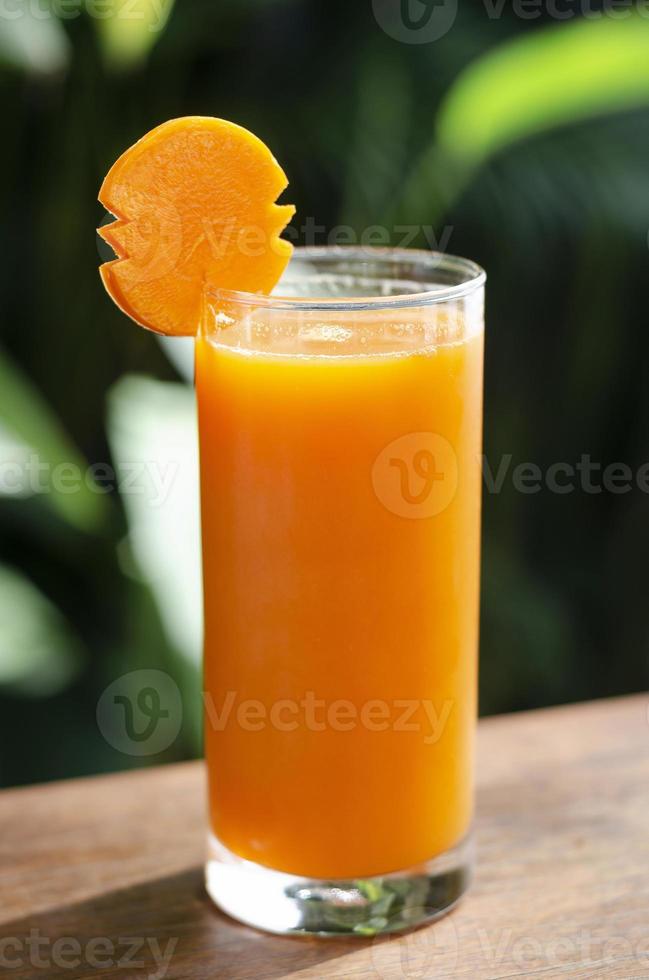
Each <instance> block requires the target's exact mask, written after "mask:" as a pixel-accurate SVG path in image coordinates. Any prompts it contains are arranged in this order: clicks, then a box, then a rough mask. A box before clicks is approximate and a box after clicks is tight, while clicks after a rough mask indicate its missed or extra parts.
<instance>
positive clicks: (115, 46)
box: [97, 0, 174, 69]
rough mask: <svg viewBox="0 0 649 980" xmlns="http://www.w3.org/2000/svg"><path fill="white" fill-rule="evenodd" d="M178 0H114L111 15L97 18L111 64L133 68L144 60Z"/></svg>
mask: <svg viewBox="0 0 649 980" xmlns="http://www.w3.org/2000/svg"><path fill="white" fill-rule="evenodd" d="M173 4H174V0H113V2H112V4H111V6H110V16H106V17H102V18H101V19H98V20H97V30H98V31H99V39H100V43H101V46H102V49H103V52H104V56H105V58H106V61H107V62H108V64H110V65H112V66H113V67H114V68H118V69H123V68H131V67H133V66H134V65H137V64H139V63H140V62H142V61H143V60H144V59H145V58H146V56H147V55H148V53H149V51H150V50H151V48H152V47H153V45H154V44H155V43H156V42H157V41H158V40H159V39H160V37H161V36H162V33H163V31H164V29H165V27H166V24H167V21H168V20H169V15H170V14H171V10H172V8H173Z"/></svg>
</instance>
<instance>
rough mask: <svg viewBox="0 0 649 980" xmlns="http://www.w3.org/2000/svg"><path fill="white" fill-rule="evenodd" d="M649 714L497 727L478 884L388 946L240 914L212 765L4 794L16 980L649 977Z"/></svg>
mask: <svg viewBox="0 0 649 980" xmlns="http://www.w3.org/2000/svg"><path fill="white" fill-rule="evenodd" d="M648 709H649V698H648V697H643V696H636V697H632V698H623V699H616V700H614V701H600V702H592V703H590V704H586V705H578V706H570V707H561V708H554V709H549V710H546V711H539V712H531V713H526V714H520V715H510V716H506V717H500V718H494V719H488V720H486V721H483V722H481V724H480V729H479V764H478V819H477V840H478V870H477V875H476V880H475V883H474V885H473V888H472V889H471V891H470V893H469V895H468V896H467V897H466V898H465V899H464V901H463V902H462V903H461V904H460V906H459V907H458V908H457V909H456V911H454V912H453V913H452V914H451V915H449V916H446V917H445V918H444V919H442V920H440V921H439V922H438V923H435V924H434V925H432V926H429V927H427V928H424V929H420V930H418V931H415V932H413V933H410V934H409V935H406V936H400V937H392V938H386V939H376V940H359V939H352V938H349V939H327V940H314V939H301V938H278V937H272V936H266V935H263V934H261V933H257V932H255V931H254V930H251V929H248V928H245V927H244V926H240V925H238V924H237V923H235V922H232V921H230V920H229V919H227V918H226V917H225V916H222V915H220V914H219V913H218V912H217V911H216V910H215V909H214V908H213V907H212V906H211V905H210V903H209V901H208V900H207V898H206V897H205V894H204V891H203V887H202V871H201V867H200V864H201V860H202V856H203V834H204V829H205V818H204V788H203V769H202V766H201V764H200V763H191V764H187V765H181V766H169V767H165V768H161V769H151V770H146V771H143V772H136V773H128V774H120V775H116V776H105V777H98V778H95V779H86V780H79V781H73V782H67V783H58V784H51V785H47V786H43V787H30V788H27V789H18V790H8V791H4V792H3V793H0V862H1V863H0V899H1V901H0V944H1V943H3V942H4V945H0V975H2V976H7V977H13V978H16V980H33V978H42V980H59V978H90V977H94V978H98V977H101V978H105V980H109V978H110V980H115V978H122V980H126V978H130V977H134V978H135V977H147V976H148V977H156V978H160V980H162V978H163V977H164V976H166V977H167V978H168V980H208V978H209V980H212V978H221V977H223V978H227V980H248V978H255V980H265V978H268V980H274V978H284V977H287V978H291V980H298V978H299V980H315V978H323V977H333V978H340V980H342V978H345V980H347V978H350V980H360V978H363V980H365V978H366V980H384V978H385V980H387V978H395V980H402V978H403V980H410V978H413V980H414V978H419V980H421V978H429V977H430V978H435V980H443V978H447V977H448V978H452V977H458V978H468V980H496V978H513V977H516V978H519V977H540V978H542V980H591V978H600V977H607V978H608V977H610V978H613V980H616V978H619V980H636V978H637V980H640V978H645V980H647V978H649V715H648ZM30 936H31V945H29V943H30ZM39 939H40V940H41V942H40V945H38V946H36V945H35V942H36V940H39ZM57 940H58V942H59V945H58V946H56V945H55V943H56V942H57ZM2 957H4V962H3V960H2ZM89 961H90V962H89Z"/></svg>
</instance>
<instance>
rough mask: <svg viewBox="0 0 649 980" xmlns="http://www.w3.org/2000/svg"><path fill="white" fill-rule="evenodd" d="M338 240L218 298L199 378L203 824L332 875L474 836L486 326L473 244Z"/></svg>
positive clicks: (269, 858) (416, 863)
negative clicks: (432, 249) (276, 278)
mask: <svg viewBox="0 0 649 980" xmlns="http://www.w3.org/2000/svg"><path fill="white" fill-rule="evenodd" d="M365 251H367V250H365ZM327 252H328V250H312V251H311V252H307V253H306V254H305V255H304V256H301V255H300V250H298V252H297V253H296V258H295V259H294V260H293V262H292V263H291V266H290V267H289V269H290V270H291V271H293V270H297V272H294V273H293V274H294V275H295V276H296V278H297V280H298V281H297V284H296V283H294V284H293V286H292V288H293V290H294V291H295V292H298V293H299V290H300V282H299V280H300V276H301V277H302V278H303V280H304V282H308V286H304V287H303V289H304V290H306V289H307V288H308V290H309V291H310V295H314V296H315V297H316V298H315V299H311V300H305V299H303V298H302V299H300V298H294V299H291V298H290V297H289V298H287V299H285V300H281V299H275V298H273V297H271V298H270V299H266V300H263V299H261V298H260V299H256V298H255V297H247V298H246V297H245V296H241V297H237V296H236V295H235V294H231V295H230V296H225V295H224V296H223V297H221V298H220V299H219V298H218V297H217V296H214V297H213V298H212V299H211V301H210V303H209V304H208V309H207V313H206V323H205V325H204V327H203V330H202V332H201V334H200V336H199V338H198V340H197V346H196V385H197V394H198V404H199V429H200V457H201V494H202V536H203V566H204V595H205V685H204V686H205V708H206V725H205V735H206V756H207V766H208V777H209V804H210V815H211V817H210V818H211V831H212V835H213V838H214V840H215V841H216V842H218V846H219V847H220V848H222V849H223V851H224V852H226V853H227V854H228V855H229V856H230V858H231V859H233V860H236V859H244V860H245V862H253V863H254V865H255V866H259V867H260V868H262V869H264V868H265V869H272V870H273V871H277V872H282V873H284V874H285V875H291V876H297V877H298V878H303V879H311V880H312V879H321V880H326V881H331V880H344V879H367V878H372V877H374V876H385V875H391V874H396V873H399V872H400V871H402V869H412V868H416V867H425V866H426V863H427V862H431V861H434V860H435V859H436V858H438V857H439V856H441V855H445V854H447V853H448V852H453V849H454V848H457V847H458V846H460V845H461V844H462V842H463V841H465V840H466V839H467V836H468V835H469V832H470V826H471V818H472V807H473V736H474V727H475V717H476V674H477V644H478V588H479V534H480V482H481V474H480V452H481V418H482V360H483V330H482V288H481V287H482V280H481V279H479V273H480V270H477V272H475V271H474V270H475V269H476V267H473V266H471V264H470V263H466V264H465V266H466V269H468V272H467V271H466V269H465V267H464V266H461V267H460V272H459V273H458V270H457V269H455V267H453V268H452V269H451V272H449V270H448V269H446V272H445V273H444V272H443V269H442V272H440V269H439V268H437V267H435V266H433V264H432V259H431V257H430V256H429V255H426V254H425V253H417V252H413V253H400V255H401V257H400V258H399V261H398V263H397V259H396V258H395V257H394V256H395V254H396V253H378V256H377V258H376V259H375V260H374V261H373V263H371V270H370V271H369V272H368V263H367V259H366V256H365V257H363V258H362V259H359V258H355V255H349V256H347V257H345V255H344V253H343V256H342V258H341V254H340V250H337V251H336V258H335V260H334V259H330V257H329V255H328V254H327ZM404 255H405V256H406V258H405V259H404V257H403V256H404ZM397 258H398V254H397ZM443 261H447V260H443ZM448 261H450V260H448ZM455 261H459V260H455ZM437 262H438V265H439V263H442V260H441V259H440V257H437ZM332 263H333V264H332ZM395 263H397V264H396V265H395ZM404 263H405V265H404ZM442 264H443V263H442ZM332 270H333V271H332ZM462 270H464V271H462ZM453 275H454V276H455V277H456V278H458V280H459V281H458V282H455V281H454V280H453V278H452V276H453ZM437 276H442V278H441V283H440V282H437V281H436V277H437ZM444 276H445V277H446V278H444ZM463 277H464V281H462V278H463ZM472 277H473V281H471V280H472ZM289 278H290V277H289ZM350 289H351V290H352V297H353V298H351V299H350V298H349V297H348V296H346V295H345V291H346V290H350ZM277 292H278V293H280V294H281V293H282V284H280V287H278V290H277ZM365 294H366V295H365ZM339 295H343V296H344V297H345V298H344V300H343V301H340V300H339V299H337V297H338V296H339ZM246 867H248V865H247V864H246Z"/></svg>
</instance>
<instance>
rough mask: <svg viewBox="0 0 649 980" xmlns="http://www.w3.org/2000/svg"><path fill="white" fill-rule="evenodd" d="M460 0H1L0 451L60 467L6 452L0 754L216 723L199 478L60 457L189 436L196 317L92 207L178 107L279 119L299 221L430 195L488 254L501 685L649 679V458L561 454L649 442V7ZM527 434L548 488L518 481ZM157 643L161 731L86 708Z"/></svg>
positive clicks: (338, 220)
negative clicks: (136, 490) (126, 299)
mask: <svg viewBox="0 0 649 980" xmlns="http://www.w3.org/2000/svg"><path fill="white" fill-rule="evenodd" d="M411 2H412V4H413V7H412V9H413V11H415V12H417V6H418V8H419V10H418V12H419V13H422V12H423V13H425V12H426V11H425V9H424V8H423V7H422V4H421V2H420V0H411ZM451 2H452V0H447V2H446V4H445V5H443V6H442V7H441V8H439V9H436V10H435V11H433V17H446V18H447V22H448V23H447V27H448V29H447V30H446V31H445V32H444V33H443V34H442V36H440V37H438V38H437V39H436V40H431V41H429V42H428V43H413V42H414V41H416V40H420V39H421V38H420V37H418V36H417V31H416V30H415V29H414V28H413V29H408V28H407V27H406V26H405V24H403V23H402V24H401V28H399V21H398V18H397V20H396V21H393V22H390V23H391V24H392V27H390V26H389V25H388V31H386V30H384V29H383V28H382V26H381V23H383V24H384V25H385V24H386V23H387V21H386V20H385V16H386V11H387V12H388V13H389V9H388V8H389V7H390V0H385V2H384V3H382V2H380V0H376V3H375V4H374V9H373V5H372V3H371V0H354V2H353V3H352V2H349V0H217V2H215V0H182V2H181V0H177V3H176V5H175V7H173V8H172V7H171V5H169V4H166V5H165V4H163V7H164V9H165V12H166V13H168V15H169V16H168V21H167V23H166V26H165V27H164V29H163V30H159V29H158V30H151V29H150V27H151V24H152V22H154V21H157V19H158V18H157V14H156V10H154V9H153V7H152V6H151V3H150V2H148V0H147V2H145V0H137V3H135V4H134V5H133V6H132V7H131V8H130V12H131V13H134V16H132V17H131V16H128V17H127V16H125V14H124V11H125V6H124V2H121V0H113V2H110V3H109V16H107V17H101V18H100V17H98V16H96V10H95V8H94V7H92V6H89V5H87V4H86V5H85V6H84V5H80V6H79V7H78V8H77V7H74V6H71V5H70V4H69V3H68V4H67V6H66V8H65V11H64V12H65V14H66V16H65V17H61V16H57V15H56V13H55V11H54V9H49V8H48V6H47V3H46V2H45V0H41V5H40V6H38V5H36V4H35V3H33V4H32V5H31V7H30V6H29V5H28V4H25V5H23V6H22V7H21V6H20V5H18V4H16V6H15V7H12V8H11V10H12V11H13V10H14V9H17V10H19V12H20V16H18V17H15V16H14V15H13V13H12V15H11V16H8V15H7V6H6V5H5V6H4V7H3V10H2V12H1V13H0V99H1V108H2V120H3V130H4V132H3V141H2V143H3V149H2V152H1V153H0V173H1V178H2V179H1V181H0V227H1V228H2V252H1V255H2V261H1V262H0V295H1V303H2V319H1V323H2V335H1V338H0V462H1V463H2V468H3V469H4V470H5V473H8V472H11V473H14V472H15V469H7V466H8V465H9V466H14V467H15V465H16V464H19V465H23V464H24V463H25V460H31V461H32V463H33V461H34V459H37V460H38V461H39V462H41V463H42V464H43V466H44V467H45V469H44V470H43V471H42V472H43V474H44V476H43V480H44V483H45V487H44V489H41V488H40V487H39V488H38V489H34V487H33V486H28V487H25V486H22V488H21V489H20V491H16V489H15V487H14V486H13V485H12V486H5V483H6V480H5V479H4V478H3V479H0V483H1V484H2V487H3V489H2V490H1V491H0V732H1V736H2V750H1V755H0V783H3V784H5V785H12V784H18V783H26V782H32V781H35V780H44V779H51V778H58V777H62V776H70V775H76V774H82V773H88V772H96V771H101V770H105V769H114V768H121V767H125V766H131V765H138V764H141V763H151V762H160V761H166V760H171V759H178V758H184V757H187V756H191V755H195V754H197V753H198V752H199V751H200V735H199V728H200V726H199V710H200V699H199V693H198V692H199V642H198V639H197V637H198V634H199V628H200V624H199V623H198V621H197V614H196V610H197V608H198V604H197V597H196V589H195V587H194V589H193V590H192V589H191V587H189V586H188V587H187V588H185V585H186V583H187V582H188V581H189V582H190V585H191V580H192V575H193V576H194V578H195V572H196V561H197V554H196V538H195V522H194V517H195V514H194V509H193V508H194V505H193V504H192V503H190V502H188V503H187V506H186V508H185V507H183V500H182V499H179V497H178V495H176V497H175V500H174V503H173V507H171V509H170V507H165V506H157V505H156V506H153V504H152V503H151V500H150V499H149V498H148V497H147V495H146V493H144V494H140V495H137V494H130V495H129V494H127V493H126V490H125V488H124V487H122V492H120V491H119V490H118V489H113V490H112V491H111V492H109V493H105V494H100V493H97V492H95V491H96V490H97V489H98V484H99V483H101V481H102V480H105V476H106V472H108V471H106V470H97V469H95V470H93V471H92V476H91V477H89V478H88V481H87V482H82V483H81V485H80V486H77V488H76V490H74V491H73V492H72V491H70V490H69V488H68V489H66V488H65V487H64V486H63V485H62V481H61V479H59V477H60V475H61V470H60V466H61V464H62V463H70V462H71V463H72V464H73V465H74V466H76V467H78V472H80V473H83V474H86V473H87V467H89V466H92V465H93V464H98V463H105V464H109V465H111V466H113V467H119V466H120V465H121V464H123V463H124V462H125V461H126V462H131V463H132V462H133V461H134V460H135V461H137V460H145V462H147V461H148V462H149V463H154V464H155V462H156V459H157V456H156V453H157V452H158V448H157V447H158V444H159V443H160V440H161V433H162V434H163V435H168V434H169V433H172V434H175V435H174V438H175V439H176V443H177V445H183V444H185V445H189V446H191V445H192V439H193V429H192V426H193V416H192V412H193V407H192V391H191V387H190V386H189V384H188V383H187V380H186V378H185V379H183V377H182V376H181V375H180V374H179V373H178V371H177V369H176V368H175V367H174V362H175V360H176V355H175V349H174V350H172V352H171V355H169V353H168V352H165V350H163V348H162V347H161V346H160V344H159V343H158V342H157V340H155V339H154V337H153V336H152V335H150V334H147V333H146V332H144V331H141V330H138V329H136V328H134V326H133V324H132V323H130V322H129V321H128V320H127V319H126V318H125V317H123V316H122V315H121V314H120V313H119V312H118V310H117V309H116V308H115V307H114V306H113V304H112V303H111V302H110V301H109V300H108V299H107V297H106V295H105V294H104V292H103V289H102V287H101V285H100V281H99V277H98V275H97V265H98V263H99V261H100V259H99V254H98V248H97V244H96V240H95V234H94V228H95V227H96V225H97V224H98V223H99V222H100V221H102V219H103V218H104V214H103V211H102V209H101V207H100V206H99V204H98V203H97V201H96V196H97V190H98V188H99V185H100V183H101V180H102V177H103V175H104V174H105V172H106V171H107V169H108V167H109V166H110V164H111V163H112V162H113V160H114V159H115V158H116V157H117V156H118V155H119V154H120V153H121V152H122V151H123V150H124V149H125V148H126V147H127V146H128V145H130V144H131V143H132V142H134V141H135V140H136V139H137V138H138V137H139V136H141V135H142V134H143V133H144V132H145V131H147V130H148V129H150V128H151V127H152V126H154V125H156V124H157V123H159V122H161V121H163V120H164V119H167V118H169V117H172V116H178V115H183V114H190V113H191V114H207V115H216V116H222V117H225V118H228V119H232V120H233V121H236V122H239V123H241V124H242V125H244V126H246V127H248V128H250V129H252V130H253V131H254V132H255V133H257V134H258V135H259V136H260V137H261V138H262V139H264V140H265V141H266V142H267V143H268V144H269V145H270V147H271V148H272V150H273V152H274V153H275V155H276V156H277V158H278V159H279V161H280V162H281V164H282V166H283V167H284V169H285V171H286V172H287V174H288V175H289V178H290V188H289V192H288V193H287V194H286V195H285V199H286V200H290V201H292V202H293V203H295V204H296V206H297V209H298V211H297V216H296V219H295V228H296V230H297V234H298V235H301V237H302V239H304V237H305V234H304V228H303V226H304V222H305V220H306V219H307V218H311V219H313V222H315V223H316V224H317V225H322V226H324V229H326V230H321V231H319V232H317V235H316V237H315V241H316V243H317V244H325V243H326V241H327V234H328V233H329V232H330V231H331V229H333V228H335V226H338V225H341V224H342V225H348V226H350V228H351V229H353V232H354V234H355V235H357V236H360V235H361V234H362V233H363V231H364V230H365V229H367V228H368V227H369V226H371V225H383V226H384V227H386V228H387V229H388V230H389V233H390V235H391V239H392V241H394V242H395V243H398V242H399V241H400V239H401V235H402V233H401V232H399V231H398V230H397V229H398V226H400V225H402V224H409V223H415V225H417V226H429V228H430V229H433V230H434V234H435V237H436V240H437V241H438V242H439V241H442V242H443V243H444V245H445V247H446V249H447V250H448V251H451V252H453V253H457V254H461V255H467V256H469V257H471V258H473V259H475V260H477V261H478V262H479V263H480V264H481V265H483V266H485V267H486V269H487V270H488V273H489V284H488V310H487V315H488V321H487V324H488V343H487V360H486V414H485V452H486V455H487V460H488V463H489V468H490V470H491V471H494V472H495V471H497V470H498V468H499V467H500V466H503V467H505V466H506V465H507V460H509V469H508V470H507V475H506V477H505V479H504V481H503V484H502V487H501V488H500V491H499V492H494V493H491V492H489V489H488V488H487V487H485V499H484V557H483V603H482V654H481V656H482V677H481V704H482V711H483V713H493V712H501V711H509V710H516V709H521V708H527V707H533V706H538V705H545V704H552V703H558V702H564V701H572V700H578V699H583V698H592V697H600V696H605V695H612V694H619V693H623V692H629V691H634V690H638V689H641V688H644V687H646V686H647V682H648V679H649V678H648V673H649V671H648V661H647V654H648V647H649V629H648V624H649V617H648V614H647V605H648V597H649V572H648V567H649V566H648V562H647V554H648V550H649V522H648V520H647V516H648V507H647V504H648V497H647V490H649V485H648V481H647V478H646V476H647V471H646V470H645V471H644V472H645V486H644V489H641V488H638V487H637V486H636V485H634V486H633V487H632V488H630V489H628V491H625V490H624V487H623V486H613V485H612V484H611V482H610V480H608V481H607V483H608V485H607V486H606V487H602V482H601V474H598V473H594V474H592V475H591V485H590V486H585V485H583V483H582V481H581V480H580V478H579V476H578V475H577V477H576V478H575V480H574V481H573V489H572V490H571V491H570V492H563V493H559V492H556V487H554V488H553V487H552V485H550V486H548V485H547V484H548V479H547V478H548V477H549V478H550V483H551V471H550V472H548V467H550V466H551V465H552V464H553V463H557V462H559V463H566V464H569V465H573V466H574V465H575V464H576V463H577V462H579V460H580V458H581V457H582V455H584V454H586V455H587V456H589V457H590V460H591V462H592V463H593V464H595V465H597V466H601V467H606V466H608V465H610V464H613V463H619V464H624V465H625V466H627V467H629V471H630V473H631V474H632V481H633V480H635V477H636V474H637V473H638V471H639V470H640V468H641V467H642V465H643V464H644V463H646V462H647V460H649V433H648V430H647V418H648V412H647V410H648V407H649V405H648V403H649V386H648V383H647V382H648V380H649V323H648V322H647V320H648V313H649V277H648V258H649V254H648V244H647V234H648V229H649V9H647V8H642V9H641V10H640V11H639V12H635V13H634V12H633V11H631V10H630V9H626V10H625V9H620V7H619V6H618V7H616V8H615V10H614V11H609V12H607V11H606V9H605V8H603V7H602V6H601V5H598V4H595V3H587V2H586V0H583V2H582V3H581V4H577V3H571V2H569V0H566V2H564V3H563V5H561V4H559V5H558V7H556V6H555V8H554V15H551V14H550V13H549V12H548V10H547V9H545V7H544V5H543V4H541V3H539V7H538V9H537V10H536V14H537V15H538V16H531V15H532V14H534V13H535V11H534V9H533V8H531V7H530V6H529V5H526V6H521V7H517V6H516V5H515V4H514V5H512V4H510V3H506V4H504V5H502V7H498V6H497V5H496V6H494V5H493V4H491V5H490V4H489V3H487V2H486V0H485V2H484V3H478V2H473V3H469V2H463V3H462V5H461V9H459V10H456V9H455V8H454V7H453V6H451ZM393 6H394V5H393ZM397 7H398V4H397ZM104 9H105V8H104ZM30 10H31V12H30ZM138 12H139V15H142V16H141V17H140V16H137V15H138ZM397 12H398V11H397ZM60 13H61V11H60V10H59V14H60ZM93 13H94V14H95V16H92V14H93ZM615 13H616V16H614V14H615ZM454 14H455V15H456V16H453V15H454ZM625 14H626V16H623V15H625ZM77 15H78V16H77ZM379 22H381V23H379ZM431 23H434V22H433V21H432V20H431ZM438 23H440V22H439V21H438ZM395 24H396V28H397V29H396V34H397V37H394V36H390V34H391V33H392V34H394V33H395V30H394V29H393V28H394V25H395ZM425 29H426V28H424V27H422V28H421V30H422V31H423V30H425ZM307 237H308V235H307ZM413 244H418V245H420V246H421V245H422V244H423V245H425V240H424V238H423V237H422V235H421V234H420V235H419V237H418V239H417V240H416V242H414V243H413ZM125 376H128V377H126V379H125ZM149 379H157V381H158V382H160V383H162V385H164V386H161V385H155V384H153V385H152V383H151V381H150V380H149ZM162 441H163V442H164V439H163V440H162ZM167 450H168V447H167V449H166V450H165V448H164V447H163V449H162V450H161V451H162V452H164V451H167ZM522 463H533V464H536V466H538V467H539V468H540V474H541V476H542V479H541V488H540V489H539V490H538V492H534V493H530V492H522V491H521V488H520V486H518V488H517V485H516V481H515V480H514V479H513V478H512V473H513V471H514V470H515V467H516V466H518V465H519V464H522ZM193 465H194V463H193V458H192V457H191V451H190V452H189V457H188V459H186V460H184V461H183V469H184V473H185V477H184V479H185V481H186V483H187V486H188V488H189V489H187V487H185V488H184V489H183V493H185V494H186V495H188V496H191V492H192V489H193V480H194V476H193ZM57 467H59V469H58V470H57ZM57 474H58V476H57ZM628 475H629V472H627V474H626V476H627V478H628ZM0 477H1V473H0ZM95 477H96V479H94V478H95ZM93 479H94V482H93ZM565 479H566V476H565V474H564V473H563V472H562V473H560V474H559V476H558V480H559V482H562V481H565ZM108 482H110V481H109V480H105V483H106V484H107V483H108ZM116 482H119V481H116ZM619 482H620V483H624V482H625V474H624V471H623V473H622V477H621V478H620V481H619ZM103 488H105V486H104V487H103ZM597 489H599V492H594V490H597ZM622 491H624V492H622ZM170 529H172V530H170ZM172 531H173V534H174V535H175V537H174V539H173V540H174V546H173V567H172V568H171V573H172V574H173V575H175V576H176V577H177V582H178V587H177V589H174V588H173V587H170V586H169V579H168V577H167V580H166V582H165V580H164V569H163V570H162V571H161V568H162V566H164V557H163V556H164V554H165V548H166V547H167V553H168V552H169V551H171V550H172V549H171V547H170V546H168V545H167V543H168V535H169V534H171V533H172ZM185 542H186V545H187V547H186V548H184V547H183V545H184V543H185ZM185 569H188V570H189V571H187V572H186V571H185ZM168 574H169V570H167V576H168ZM160 575H162V580H161V578H160ZM194 585H195V583H194ZM183 590H184V591H183ZM136 668H160V669H162V670H164V671H166V672H167V673H169V674H170V675H171V676H172V678H173V679H174V680H175V682H176V683H177V684H178V685H179V687H180V689H181V691H182V694H183V703H184V708H185V710H184V723H183V728H182V732H181V734H180V736H179V738H177V739H176V740H175V741H174V742H173V744H172V745H171V746H170V747H168V748H166V750H165V751H164V752H162V753H158V754H155V755H151V756H146V757H137V756H133V755H130V754H122V753H121V752H119V751H118V750H117V749H116V748H115V747H113V746H112V745H111V744H109V741H107V740H106V739H105V738H104V737H103V736H102V734H101V733H100V731H99V728H98V726H97V721H96V717H95V713H96V706H97V702H98V700H99V697H100V695H101V693H102V691H103V690H104V689H105V688H106V686H107V685H108V684H110V683H111V682H113V681H114V680H115V679H116V678H118V677H120V676H121V675H123V674H124V673H126V672H128V671H131V670H134V669H136Z"/></svg>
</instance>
